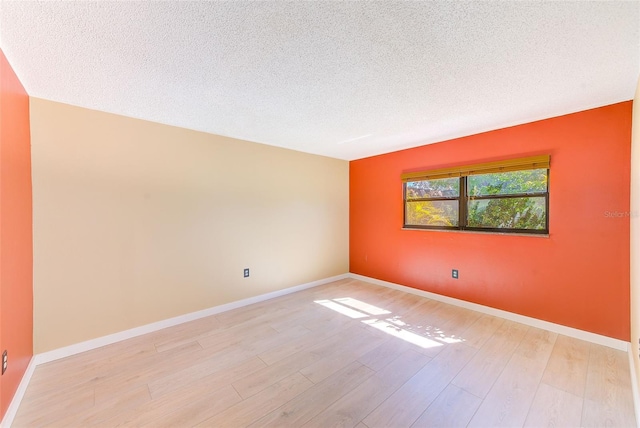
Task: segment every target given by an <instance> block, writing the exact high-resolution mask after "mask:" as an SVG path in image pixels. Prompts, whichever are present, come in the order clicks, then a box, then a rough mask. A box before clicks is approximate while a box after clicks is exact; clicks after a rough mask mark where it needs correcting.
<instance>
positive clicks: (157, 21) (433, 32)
mask: <svg viewBox="0 0 640 428" xmlns="http://www.w3.org/2000/svg"><path fill="white" fill-rule="evenodd" d="M0 7H1V9H0V14H1V16H0V47H1V48H2V49H3V51H4V53H5V55H6V56H7V58H8V59H9V61H10V62H11V64H12V65H13V67H14V69H15V70H16V72H17V74H18V76H19V77H20V79H21V80H22V82H23V84H24V86H25V88H26V89H27V92H28V93H29V94H30V95H32V96H35V97H40V98H46V99H50V100H55V101H60V102H64V103H68V104H74V105H78V106H82V107H88V108H91V109H97V110H102V111H107V112H113V113H118V114H122V115H125V116H131V117H136V118H142V119H147V120H151V121H155V122H161V123H166V124H171V125H176V126H181V127H185V128H190V129H195V130H200V131H206V132H210V133H214V134H220V135H226V136H231V137H236V138H241V139H245V140H250V141H255V142H260V143H265V144H270V145H275V146H281V147H288V148H292V149H296V150H301V151H305V152H310V153H317V154H322V155H326V156H332V157H337V158H342V159H356V158H361V157H365V156H370V155H374V154H379V153H384V152H389V151H393V150H397V149H401V148H407V147H412V146H417V145H422V144H427V143H433V142H437V141H442V140H445V139H449V138H453V137H458V136H463V135H469V134H473V133H477V132H482V131H486V130H490V129H496V128H500V127H504V126H509V125H515V124H519V123H524V122H529V121H532V120H537V119H543V118H547V117H551V116H556V115H560V114H566V113H571V112H575V111H579V110H584V109H588V108H592V107H598V106H602V105H606V104H611V103H615V102H619V101H625V100H629V99H632V98H633V94H634V92H635V87H636V84H637V82H638V74H639V73H640V2H637V1H635V2H616V1H607V2H581V1H578V2H521V1H518V2H505V1H496V2H454V1H445V2H440V1H435V2H434V1H431V2H395V1H381V2H308V1H293V2H282V1H266V2H265V1H261V2H248V1H229V2H205V1H200V2H178V1H172V2H150V1H145V2H112V1H98V2H86V1H83V2H70V1H68V2H57V1H54V2H29V1H6V0H2V2H1V6H0Z"/></svg>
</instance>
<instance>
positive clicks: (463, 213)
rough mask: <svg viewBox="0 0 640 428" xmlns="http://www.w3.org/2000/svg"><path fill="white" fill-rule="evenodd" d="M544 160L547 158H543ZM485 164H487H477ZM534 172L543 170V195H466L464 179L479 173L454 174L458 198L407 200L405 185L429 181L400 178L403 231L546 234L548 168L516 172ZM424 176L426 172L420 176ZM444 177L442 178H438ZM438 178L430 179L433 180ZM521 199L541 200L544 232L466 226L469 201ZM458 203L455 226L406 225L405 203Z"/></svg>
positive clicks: (537, 193) (493, 172)
mask: <svg viewBox="0 0 640 428" xmlns="http://www.w3.org/2000/svg"><path fill="white" fill-rule="evenodd" d="M547 159H548V157H547ZM482 165H488V164H480V166H482ZM534 169H546V171H547V188H546V191H545V192H525V193H512V194H506V195H483V196H470V195H469V194H468V183H467V180H468V177H469V176H470V175H479V174H482V172H479V173H475V174H464V175H462V174H460V175H458V179H459V180H460V185H459V189H460V191H459V193H458V197H436V198H417V199H409V200H408V199H407V183H410V182H418V181H427V180H429V178H424V179H417V178H416V179H411V178H409V179H405V178H404V177H403V183H402V199H403V209H402V213H403V214H402V223H403V229H418V230H443V231H452V230H453V231H472V232H481V233H482V232H486V233H501V234H526V235H548V234H549V183H550V172H551V171H550V167H549V164H548V160H547V164H546V165H545V166H544V167H540V166H535V165H532V166H531V167H525V168H518V169H517V170H518V171H526V170H534ZM507 172H511V171H510V170H505V171H491V172H487V174H500V173H507ZM424 174H426V175H427V176H428V172H426V173H424ZM407 175H415V174H414V173H409V174H407ZM439 178H446V177H439ZM436 179H438V178H433V180H436ZM524 197H544V199H545V227H544V229H522V228H519V229H515V228H500V227H477V226H468V224H467V223H468V220H469V219H468V208H469V202H470V201H474V200H490V199H516V198H524ZM452 200H453V201H456V200H457V201H458V225H457V226H427V225H414V224H407V208H408V202H429V201H452Z"/></svg>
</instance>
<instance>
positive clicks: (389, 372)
mask: <svg viewBox="0 0 640 428" xmlns="http://www.w3.org/2000/svg"><path fill="white" fill-rule="evenodd" d="M635 424H636V421H635V417H634V410H633V401H632V393H631V382H630V376H629V366H628V357H627V354H626V353H624V352H621V351H616V350H613V349H610V348H606V347H603V346H599V345H594V344H590V343H587V342H583V341H580V340H577V339H573V338H570V337H566V336H562V335H558V334H555V333H551V332H548V331H545V330H539V329H536V328H533V327H528V326H525V325H523V324H518V323H515V322H511V321H507V320H504V319H501V318H496V317H492V316H489V315H484V314H481V313H478V312H473V311H470V310H466V309H462V308H459V307H456V306H451V305H447V304H444V303H441V302H438V301H434V300H429V299H425V298H422V297H418V296H415V295H412V294H407V293H403V292H400V291H396V290H391V289H386V288H383V287H378V286H375V285H370V284H367V283H363V282H360V281H355V280H343V281H337V282H334V283H331V284H327V285H324V286H320V287H315V288H312V289H309V290H305V291H301V292H298V293H295V294H290V295H287V296H283V297H280V298H277V299H273V300H269V301H266V302H262V303H258V304H255V305H251V306H247V307H244V308H240V309H236V310H234V311H230V312H225V313H222V314H219V315H216V316H212V317H208V318H204V319H201V320H197V321H193V322H190V323H186V324H182V325H179V326H176V327H172V328H168V329H165V330H161V331H158V332H155V333H151V334H147V335H145V336H141V337H137V338H134V339H130V340H127V341H124V342H120V343H117V344H113V345H110V346H106V347H103V348H100V349H95V350H92V351H89V352H85V353H82V354H78V355H75V356H72V357H68V358H65V359H62V360H58V361H55V362H52V363H48V364H44V365H41V366H38V367H37V368H36V370H35V373H34V375H33V378H32V380H31V383H30V385H29V387H28V389H27V392H26V395H25V397H24V400H23V401H22V404H21V406H20V408H19V410H18V414H17V416H16V418H15V420H14V424H13V426H14V427H39V426H55V427H67V426H69V427H85V426H121V425H124V426H151V427H191V426H210V427H245V426H251V427H262V426H276V427H284V426H296V427H301V426H304V427H333V426H345V427H346V426H357V427H358V428H366V427H368V428H374V427H437V426H444V427H455V426H469V427H491V426H507V427H520V426H532V427H543V426H555V427H579V426H582V427H591V426H617V427H632V426H635Z"/></svg>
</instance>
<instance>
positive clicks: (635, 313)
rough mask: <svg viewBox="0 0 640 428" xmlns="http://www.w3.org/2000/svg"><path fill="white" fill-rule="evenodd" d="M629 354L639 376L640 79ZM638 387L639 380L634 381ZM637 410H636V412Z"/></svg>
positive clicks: (633, 173)
mask: <svg viewBox="0 0 640 428" xmlns="http://www.w3.org/2000/svg"><path fill="white" fill-rule="evenodd" d="M630 217H631V353H632V354H633V356H634V363H635V368H636V374H637V375H640V360H639V359H638V352H640V346H639V345H638V340H639V339H640V79H638V86H637V88H636V95H635V97H634V99H633V122H632V126H631V216H630ZM636 383H637V384H638V385H639V386H640V378H639V379H636ZM637 410H638V409H636V411H637Z"/></svg>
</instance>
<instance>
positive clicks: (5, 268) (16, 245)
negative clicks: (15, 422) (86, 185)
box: [0, 50, 33, 419]
mask: <svg viewBox="0 0 640 428" xmlns="http://www.w3.org/2000/svg"><path fill="white" fill-rule="evenodd" d="M31 219H32V210H31V140H30V127H29V97H28V95H27V93H26V91H25V90H24V88H23V86H22V84H21V83H20V80H18V77H17V76H16V74H15V73H14V71H13V69H12V68H11V65H10V64H9V62H8V61H7V58H6V57H5V56H4V53H3V52H2V51H1V50H0V352H2V351H3V350H5V349H6V350H7V351H8V357H9V358H8V362H9V364H8V368H7V371H6V372H5V374H4V375H2V376H1V377H0V382H1V383H0V419H1V418H3V417H4V415H5V413H6V411H7V408H8V407H9V404H10V403H11V400H12V398H13V396H14V394H15V392H16V390H17V388H18V385H19V384H20V381H21V380H22V377H23V375H24V373H25V371H26V369H27V366H28V365H29V361H30V360H31V357H32V356H33V256H32V254H33V239H32V221H31Z"/></svg>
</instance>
